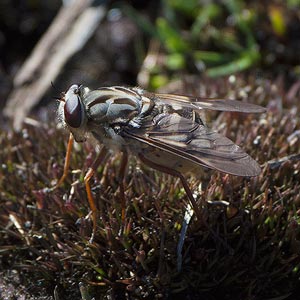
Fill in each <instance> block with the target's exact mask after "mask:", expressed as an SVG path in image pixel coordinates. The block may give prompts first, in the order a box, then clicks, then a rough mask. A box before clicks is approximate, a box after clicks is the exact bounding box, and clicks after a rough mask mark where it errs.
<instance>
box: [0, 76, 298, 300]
mask: <svg viewBox="0 0 300 300" xmlns="http://www.w3.org/2000/svg"><path fill="white" fill-rule="evenodd" d="M237 79H238V80H237V81H236V83H235V86H234V87H231V88H229V89H231V91H234V93H236V94H238V93H242V92H243V91H246V88H247V93H248V97H249V99H252V100H251V101H253V102H255V103H258V104H262V105H266V104H267V103H269V104H268V112H267V113H265V114H263V115H256V116H254V115H249V116H248V115H238V114H230V113H222V114H219V115H218V117H217V118H216V121H215V122H214V126H215V127H216V128H218V129H219V130H220V131H221V132H223V133H224V134H225V135H226V136H228V137H230V138H232V139H234V140H235V141H237V143H239V144H240V145H241V146H242V147H243V148H244V149H245V150H246V151H247V152H248V153H249V154H250V155H252V156H253V157H254V158H255V159H256V160H257V161H258V162H259V163H260V164H261V166H262V173H261V175H260V176H258V177H256V178H252V179H242V178H238V177H235V176H229V175H224V174H221V173H218V172H212V173H211V176H210V177H208V178H206V179H204V181H203V186H205V187H204V188H203V189H202V191H201V192H199V184H200V183H201V181H200V180H199V179H197V180H196V179H193V178H191V179H190V180H189V184H190V186H191V187H192V188H193V190H195V191H198V192H199V193H198V195H199V196H198V201H199V205H200V206H201V211H202V213H203V220H202V221H201V222H199V221H197V219H196V218H195V217H194V218H193V219H192V221H191V223H190V225H189V228H188V231H187V236H186V240H185V243H184V247H183V253H182V254H183V261H182V270H181V272H178V270H177V259H178V256H177V250H176V249H177V244H178V241H179V236H180V225H181V224H182V222H183V216H184V212H185V207H186V204H187V201H188V200H187V197H186V195H185V193H184V192H183V189H182V186H181V184H180V181H179V180H178V179H176V178H172V177H170V176H167V175H164V174H161V173H159V172H156V171H152V170H150V169H148V168H146V167H144V166H143V165H140V164H139V163H138V162H137V161H136V160H135V159H134V158H131V160H130V165H129V168H128V172H127V176H126V190H125V195H126V200H127V205H126V218H125V221H122V220H121V217H120V214H121V202H120V193H119V178H118V167H119V163H120V155H115V156H113V157H112V158H111V159H110V160H108V161H107V162H106V164H105V165H104V166H101V167H99V170H98V172H97V174H96V176H95V177H94V178H93V180H92V182H91V184H92V189H93V193H94V198H95V200H96V202H97V206H98V208H99V218H98V224H97V225H98V227H97V234H96V236H95V240H94V243H93V244H90V243H89V238H90V234H91V229H92V224H91V218H90V217H89V211H90V210H89V206H88V202H87V197H86V192H85V188H84V183H83V176H84V173H85V172H86V170H87V168H88V165H89V164H90V163H91V162H92V160H93V157H94V156H95V151H94V149H93V147H92V146H91V145H89V144H83V145H78V146H77V147H76V149H75V150H74V151H73V153H72V161H71V169H72V172H70V174H69V176H68V177H67V180H66V181H65V183H64V184H63V185H62V186H61V187H60V188H58V189H56V190H53V191H51V190H50V189H49V188H51V187H52V186H53V184H54V183H55V181H56V180H57V179H58V178H59V177H60V176H61V174H62V170H63V164H64V155H65V148H66V142H67V135H66V133H65V132H64V131H62V130H59V129H56V125H55V123H54V122H53V123H50V124H47V125H45V126H41V124H40V123H35V122H30V120H29V121H27V124H25V125H24V129H23V130H22V132H20V133H14V132H11V133H7V132H1V136H0V139H1V145H2V146H1V156H0V157H1V173H0V190H1V193H0V201H1V207H0V227H1V242H0V251H1V256H0V257H1V262H0V263H1V266H2V270H3V272H4V273H5V272H6V273H7V272H8V270H10V272H11V273H10V274H14V273H13V272H16V273H15V277H16V278H17V280H16V281H17V282H16V284H17V285H19V284H20V283H21V284H22V285H24V286H26V289H27V292H29V294H31V295H34V296H35V297H37V298H32V299H42V298H39V297H42V295H44V296H45V295H49V297H50V295H51V296H53V295H54V294H55V293H56V295H57V297H58V298H56V299H71V298H73V299H75V298H74V297H76V299H79V298H80V297H82V299H90V298H88V297H89V296H90V297H95V299H102V298H103V297H104V298H105V297H114V298H115V299H123V298H126V297H127V298H128V299H139V298H145V299H153V298H163V299H166V298H169V299H180V298H182V297H183V295H184V296H185V297H188V298H189V299H199V298H201V297H205V298H206V299H220V297H221V296H222V299H241V298H244V299H271V298H275V299H277V298H276V297H279V298H278V299H283V298H284V296H286V297H287V296H288V295H290V294H292V293H293V292H294V291H295V288H296V287H297V286H298V285H299V280H298V277H299V263H300V256H299V253H300V236H299V233H300V232H299V229H300V226H299V207H300V196H299V184H300V175H299V170H300V162H299V155H298V156H297V155H296V154H298V151H299V147H300V138H299V129H300V120H299V117H298V115H299V103H300V102H299V100H300V99H299V93H296V94H293V95H292V97H291V93H292V90H290V91H287V93H285V94H282V96H281V97H277V98H273V95H272V88H267V87H268V86H269V87H271V86H273V88H275V87H276V86H275V85H272V83H270V82H269V81H262V80H259V81H257V80H256V81H255V80H254V81H253V83H252V85H251V86H250V87H249V86H248V87H247V82H249V78H248V79H241V78H238V77H237ZM223 83H224V84H226V80H223ZM207 84H211V85H212V86H213V85H214V84H215V81H210V80H208V81H207ZM261 87H265V88H261ZM294 89H295V87H294ZM273 92H274V91H273ZM277 92H279V91H277ZM281 92H282V91H281ZM288 92H289V93H288ZM228 93H230V90H228ZM281 101H285V102H283V103H281ZM282 104H283V108H282ZM215 117H216V116H211V118H215ZM291 155H292V156H291ZM282 158H286V159H285V160H284V159H282ZM220 201H224V202H220ZM204 224H206V225H204ZM6 275H7V274H6ZM12 277H13V278H14V276H12ZM12 281H14V280H12ZM80 290H81V293H80ZM84 294H85V295H86V296H82V295H84ZM105 295H106V296H105ZM32 297H33V296H32ZM84 297H86V298H84ZM280 297H283V298H280ZM8 299H10V298H8ZM11 299H13V298H11ZM49 299H50V298H49ZM186 299H187V298H186ZM291 299H293V298H291Z"/></svg>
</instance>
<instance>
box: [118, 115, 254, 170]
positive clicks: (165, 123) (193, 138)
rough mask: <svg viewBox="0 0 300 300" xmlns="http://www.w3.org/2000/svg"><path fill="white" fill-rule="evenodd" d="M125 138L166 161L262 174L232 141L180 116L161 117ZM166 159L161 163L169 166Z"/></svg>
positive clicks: (146, 123) (133, 130)
mask: <svg viewBox="0 0 300 300" xmlns="http://www.w3.org/2000/svg"><path fill="white" fill-rule="evenodd" d="M122 135H123V136H124V137H126V138H130V139H134V140H135V141H139V142H140V143H142V144H143V145H144V147H146V148H147V146H150V147H151V148H154V149H155V150H158V149H159V150H160V151H161V153H166V154H167V155H166V156H165V157H166V160H168V159H173V160H176V159H178V160H179V161H180V162H182V161H183V160H184V161H186V162H188V163H190V162H192V163H193V164H196V165H199V166H206V167H208V168H211V169H216V170H219V171H221V172H225V173H229V174H233V175H238V176H257V175H258V174H259V173H260V167H259V165H258V163H257V162H256V161H255V160H253V159H252V158H251V157H250V156H249V155H248V154H246V153H245V152H244V151H243V150H242V149H241V148H240V147H239V146H237V145H235V144H234V143H233V142H232V141H231V140H229V139H228V138H226V137H224V136H222V135H220V134H218V133H217V132H214V131H211V130H210V129H208V128H207V127H206V126H204V125H202V124H199V123H197V122H195V121H193V120H191V119H187V118H184V117H182V116H180V115H178V114H176V113H173V114H159V115H157V116H156V117H155V118H154V119H153V120H152V122H151V121H150V120H149V121H147V122H145V123H144V124H143V125H142V127H141V128H128V129H125V130H124V131H123V133H122ZM148 148H149V147H148ZM157 156H158V155H157ZM161 157H163V155H161ZM154 159H155V158H153V162H156V161H154ZM166 160H162V161H160V162H159V164H162V165H165V166H169V163H168V161H166ZM171 163H172V164H173V165H174V162H171Z"/></svg>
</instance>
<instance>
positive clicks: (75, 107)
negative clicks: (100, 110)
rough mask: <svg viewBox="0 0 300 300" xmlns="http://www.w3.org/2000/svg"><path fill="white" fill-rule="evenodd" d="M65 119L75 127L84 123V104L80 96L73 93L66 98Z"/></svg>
mask: <svg viewBox="0 0 300 300" xmlns="http://www.w3.org/2000/svg"><path fill="white" fill-rule="evenodd" d="M64 113H65V121H66V122H67V124H68V125H69V126H71V127H73V128H79V127H80V125H81V123H82V106H81V103H80V97H79V96H78V95H77V94H75V93H72V94H71V95H68V97H67V98H66V103H65V106H64Z"/></svg>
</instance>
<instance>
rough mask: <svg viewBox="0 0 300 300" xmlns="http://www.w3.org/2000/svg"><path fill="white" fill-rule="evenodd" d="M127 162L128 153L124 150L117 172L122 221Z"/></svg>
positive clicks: (123, 217) (124, 205) (123, 216)
mask: <svg viewBox="0 0 300 300" xmlns="http://www.w3.org/2000/svg"><path fill="white" fill-rule="evenodd" d="M127 163H128V153H127V151H126V150H125V151H124V152H123V153H122V159H121V164H120V173H119V178H120V197H121V207H122V213H121V217H122V221H124V220H125V207H126V200H125V189H124V179H125V172H126V167H127Z"/></svg>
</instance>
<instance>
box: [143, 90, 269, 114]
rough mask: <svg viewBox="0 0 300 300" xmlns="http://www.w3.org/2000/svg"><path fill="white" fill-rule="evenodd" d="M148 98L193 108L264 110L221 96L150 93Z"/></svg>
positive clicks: (257, 106) (252, 111)
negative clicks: (207, 96)
mask: <svg viewBox="0 0 300 300" xmlns="http://www.w3.org/2000/svg"><path fill="white" fill-rule="evenodd" d="M149 94H150V93H149ZM149 98H152V99H154V100H155V102H159V103H162V104H169V105H173V106H175V107H176V106H179V107H188V108H191V109H194V110H201V109H209V110H220V111H232V112H243V113H263V112H265V111H266V109H265V108H264V107H261V106H259V105H255V104H252V103H246V102H241V101H237V100H226V99H221V98H220V99H219V98H199V97H189V96H183V95H172V94H154V93H152V94H151V95H150V96H149Z"/></svg>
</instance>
